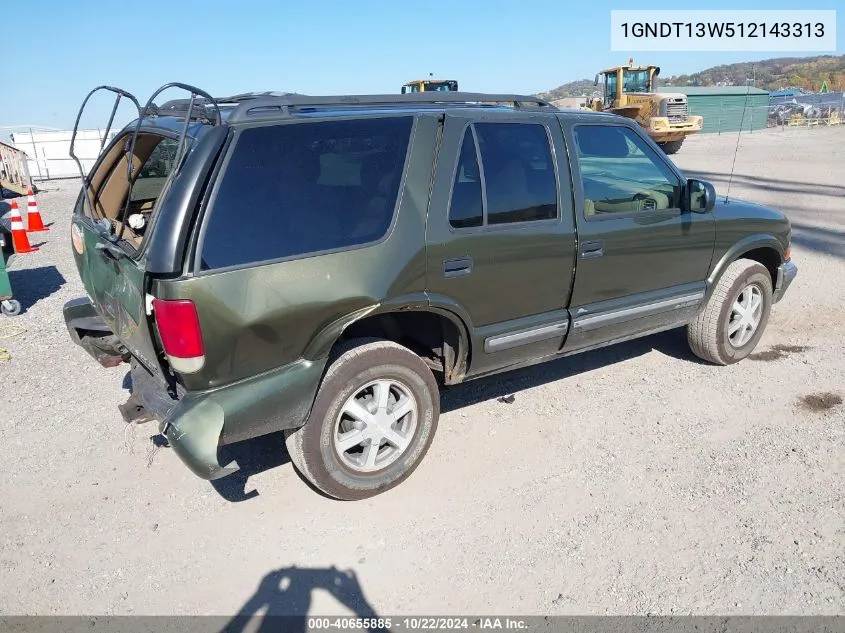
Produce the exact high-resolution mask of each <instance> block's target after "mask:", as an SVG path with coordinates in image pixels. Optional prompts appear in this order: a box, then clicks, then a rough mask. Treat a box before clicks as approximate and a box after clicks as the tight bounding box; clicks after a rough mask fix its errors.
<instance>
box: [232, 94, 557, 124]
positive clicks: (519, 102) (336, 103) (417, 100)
mask: <svg viewBox="0 0 845 633" xmlns="http://www.w3.org/2000/svg"><path fill="white" fill-rule="evenodd" d="M216 101H217V103H218V104H224V103H234V104H236V105H235V107H234V109H233V110H232V112H231V114H230V115H229V117H228V121H229V122H237V121H244V120H247V119H248V118H251V117H254V116H256V115H260V114H263V115H265V116H267V115H270V116H274V117H278V116H289V115H290V114H291V110H292V109H299V110H302V109H308V108H320V107H344V108H347V107H372V106H402V105H410V104H423V105H441V104H454V105H493V104H502V103H504V104H510V105H512V106H513V107H514V108H523V107H525V106H526V105H528V106H531V107H540V108H543V109H549V110H557V108H556V107H555V106H553V105H552V104H551V103H549V102H548V101H546V100H545V99H540V98H539V97H530V96H527V95H517V94H487V93H481V92H445V91H444V92H415V93H406V94H384V95H334V96H311V95H303V94H296V93H290V94H279V93H271V94H269V95H268V94H266V93H263V94H262V93H249V94H245V95H236V96H235V97H231V98H228V99H216Z"/></svg>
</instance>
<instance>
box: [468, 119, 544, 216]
mask: <svg viewBox="0 0 845 633" xmlns="http://www.w3.org/2000/svg"><path fill="white" fill-rule="evenodd" d="M475 130H476V134H478V146H479V149H480V150H481V164H482V166H483V167H484V184H485V186H486V188H487V223H488V224H505V223H508V222H528V221H531V220H550V219H553V218H556V217H557V179H556V178H555V168H554V163H553V161H552V151H551V147H550V146H549V136H548V134H547V133H546V128H545V126H543V125H538V124H536V123H476V124H475Z"/></svg>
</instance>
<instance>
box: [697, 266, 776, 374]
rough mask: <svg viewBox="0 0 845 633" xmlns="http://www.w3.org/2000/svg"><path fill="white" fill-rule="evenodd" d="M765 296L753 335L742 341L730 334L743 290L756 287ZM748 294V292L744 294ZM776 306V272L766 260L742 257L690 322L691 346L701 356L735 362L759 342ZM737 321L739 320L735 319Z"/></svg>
mask: <svg viewBox="0 0 845 633" xmlns="http://www.w3.org/2000/svg"><path fill="white" fill-rule="evenodd" d="M752 287H753V288H756V292H759V296H760V298H761V299H762V306H761V308H760V315H759V322H758V325H757V327H756V330H754V334H753V336H751V338H750V339H748V341H745V342H743V343H742V345H739V346H737V345H735V344H734V342H732V341H731V339H730V337H729V332H728V328H729V326H730V325H731V314H732V312H733V306H734V302H735V301H737V299H739V298H740V294H741V293H743V292H746V293H748V292H751V293H754V292H755V291H753V290H750V289H751V288H752ZM743 298H744V296H743ZM771 309H772V276H771V275H770V274H769V271H768V270H767V269H766V267H765V266H763V265H762V264H760V263H758V262H755V261H753V260H750V259H738V260H737V261H735V262H733V263H732V264H731V265H730V266H728V267H727V269H726V270H725V272H724V274H723V275H722V277H721V278H720V279H719V281H718V282H717V283H716V287H715V288H714V289H713V294H712V295H711V296H710V298H709V299H708V301H707V304H706V305H705V306H704V308H703V309H702V310H701V312H700V313H699V314H698V316H697V317H696V319H695V320H694V321H693V322H692V323H690V324H689V325H688V326H687V340H688V341H689V346H690V349H692V352H693V353H694V354H695V355H696V356H698V357H699V358H701V359H703V360H706V361H709V362H711V363H715V364H717V365H731V364H733V363H736V362H739V361H741V360H742V359H743V358H745V357H746V356H748V355H749V354H750V353H751V352H752V351H753V350H754V348H755V347H756V346H757V343H758V341H759V340H760V337H761V336H762V335H763V331H764V330H765V329H766V324H767V323H768V321H769V313H770V312H771ZM734 322H736V321H734Z"/></svg>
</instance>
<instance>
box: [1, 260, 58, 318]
mask: <svg viewBox="0 0 845 633" xmlns="http://www.w3.org/2000/svg"><path fill="white" fill-rule="evenodd" d="M9 283H10V284H11V285H12V297H13V298H14V299H17V300H18V301H20V304H21V313H24V312H26V311H27V310H28V309H29V308H31V307H32V306H34V305H35V304H36V303H38V302H39V301H40V300H41V299H46V298H47V297H49V296H50V295H52V294H53V293H54V292H58V291H59V289H61V287H62V286H64V285H65V283H66V279H65V278H64V276H62V274H61V273H60V272H59V270H58V268H56V267H55V266H41V267H39V268H20V269H15V268H12V269H11V270H9Z"/></svg>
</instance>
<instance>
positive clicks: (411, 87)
mask: <svg viewBox="0 0 845 633" xmlns="http://www.w3.org/2000/svg"><path fill="white" fill-rule="evenodd" d="M435 91H436V92H457V91H458V82H457V81H456V80H454V79H415V80H413V81H409V82H408V83H406V84H405V85H404V86H402V94H406V93H409V92H435Z"/></svg>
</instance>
